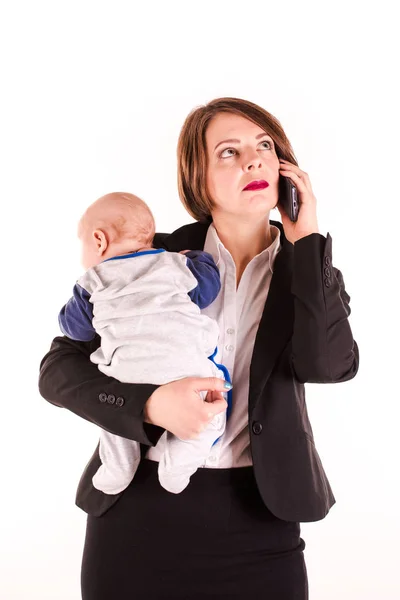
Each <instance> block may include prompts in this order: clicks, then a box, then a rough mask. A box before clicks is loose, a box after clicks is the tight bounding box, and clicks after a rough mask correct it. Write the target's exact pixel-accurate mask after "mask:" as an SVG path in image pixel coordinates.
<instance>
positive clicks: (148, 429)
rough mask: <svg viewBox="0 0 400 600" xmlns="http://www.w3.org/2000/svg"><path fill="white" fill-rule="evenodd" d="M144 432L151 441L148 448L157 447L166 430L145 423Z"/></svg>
mask: <svg viewBox="0 0 400 600" xmlns="http://www.w3.org/2000/svg"><path fill="white" fill-rule="evenodd" d="M143 430H144V432H145V434H146V436H147V438H148V440H149V441H150V443H149V444H147V445H148V446H150V445H151V446H155V445H156V444H157V442H158V440H159V439H160V437H161V436H162V434H163V433H164V431H165V429H163V428H162V427H159V426H158V425H152V424H151V423H146V422H144V421H143Z"/></svg>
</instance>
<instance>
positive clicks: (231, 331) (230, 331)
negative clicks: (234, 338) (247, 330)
mask: <svg viewBox="0 0 400 600" xmlns="http://www.w3.org/2000/svg"><path fill="white" fill-rule="evenodd" d="M226 333H229V334H232V333H235V330H234V329H232V327H229V329H227V330H226Z"/></svg>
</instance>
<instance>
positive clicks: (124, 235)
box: [78, 192, 155, 269]
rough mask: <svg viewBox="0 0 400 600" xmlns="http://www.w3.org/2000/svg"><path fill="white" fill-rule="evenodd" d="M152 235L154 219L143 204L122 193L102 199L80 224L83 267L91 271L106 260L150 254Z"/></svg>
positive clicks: (135, 198)
mask: <svg viewBox="0 0 400 600" xmlns="http://www.w3.org/2000/svg"><path fill="white" fill-rule="evenodd" d="M154 234H155V224H154V218H153V215H152V213H151V210H150V209H149V207H148V206H147V204H146V203H145V202H143V200H141V199H140V198H138V197H137V196H134V195H133V194H126V193H124V192H113V193H112V194H107V195H106V196H102V197H101V198H99V199H98V200H96V202H94V203H93V204H91V205H90V206H89V208H88V209H87V210H86V211H85V213H84V214H83V216H82V217H81V219H80V221H79V225H78V237H79V239H80V240H81V242H82V258H81V261H82V265H83V267H84V268H85V269H90V268H91V267H94V266H95V265H98V264H99V263H101V262H102V261H103V260H106V259H107V258H112V257H114V256H119V255H122V254H128V253H130V252H137V251H138V250H149V249H151V248H152V241H153V238H154Z"/></svg>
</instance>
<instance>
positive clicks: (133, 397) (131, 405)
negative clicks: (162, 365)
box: [78, 377, 162, 446]
mask: <svg viewBox="0 0 400 600" xmlns="http://www.w3.org/2000/svg"><path fill="white" fill-rule="evenodd" d="M158 387H159V386H157V385H152V384H145V383H122V382H120V381H118V380H116V379H114V378H112V377H109V378H108V379H107V381H106V382H103V381H102V383H101V384H100V385H98V386H96V387H95V386H93V383H92V384H91V390H90V392H88V390H87V388H86V386H85V385H82V386H81V387H80V390H79V394H78V405H79V407H80V415H81V416H83V417H84V418H87V419H88V420H90V421H92V423H95V424H96V425H98V426H100V427H101V428H102V429H104V430H106V431H109V432H110V433H113V434H115V435H118V436H120V437H123V438H126V439H128V440H134V441H136V442H139V443H140V444H145V445H146V446H152V445H154V443H157V441H158V438H159V437H160V436H161V434H162V429H161V428H159V429H160V433H159V432H157V431H155V430H154V429H151V428H148V427H147V425H148V424H147V423H145V422H144V421H143V407H144V405H145V403H146V402H147V400H148V399H149V398H150V396H151V395H152V393H153V392H154V391H155V390H156V389H157V388H158ZM89 394H90V395H92V394H94V395H95V398H93V396H92V398H90V397H89ZM93 400H95V402H96V401H97V408H96V410H95V411H94V410H93V409H94V407H93ZM85 408H87V410H85ZM89 411H90V413H93V414H90V415H89ZM86 413H88V414H86ZM94 413H95V417H94ZM157 435H158V437H157Z"/></svg>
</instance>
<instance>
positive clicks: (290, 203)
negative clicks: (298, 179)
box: [279, 175, 299, 222]
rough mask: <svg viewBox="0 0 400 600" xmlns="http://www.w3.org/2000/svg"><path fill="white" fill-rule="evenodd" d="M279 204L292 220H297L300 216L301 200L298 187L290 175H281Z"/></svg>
mask: <svg viewBox="0 0 400 600" xmlns="http://www.w3.org/2000/svg"><path fill="white" fill-rule="evenodd" d="M279 205H280V206H281V207H282V208H283V210H284V211H285V213H286V214H287V216H288V217H289V219H290V220H291V221H293V222H294V221H297V218H298V216H299V200H298V198H297V188H296V186H295V185H294V183H293V182H292V180H291V179H290V178H289V177H285V175H279Z"/></svg>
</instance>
